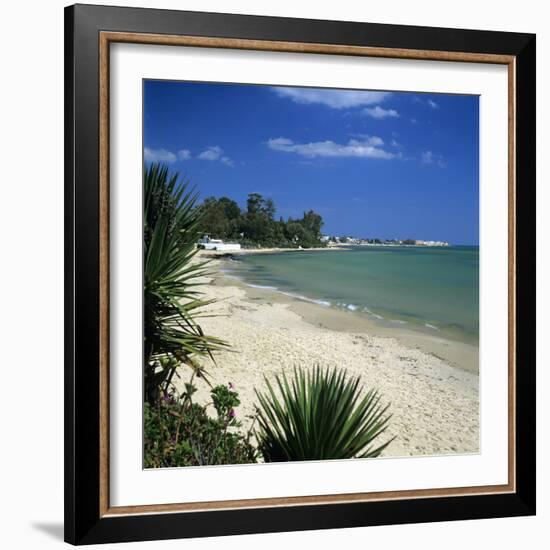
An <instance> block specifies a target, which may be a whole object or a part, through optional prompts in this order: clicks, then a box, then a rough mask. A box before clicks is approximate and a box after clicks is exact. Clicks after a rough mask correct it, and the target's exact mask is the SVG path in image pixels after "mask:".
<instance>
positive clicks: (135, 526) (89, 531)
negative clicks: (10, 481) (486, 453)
mask: <svg viewBox="0 0 550 550" xmlns="http://www.w3.org/2000/svg"><path fill="white" fill-rule="evenodd" d="M101 31H117V32H128V33H148V34H158V35H180V34H185V35H188V36H208V37H219V38H237V39H250V40H259V41H283V42H294V43H319V44H336V45H349V46H369V47H376V48H388V49H406V50H428V51H446V52H469V53H479V54H501V55H508V56H513V57H514V58H515V71H516V86H515V108H516V117H515V122H516V124H515V158H516V163H515V166H516V174H515V176H516V192H515V210H516V220H515V242H516V265H515V276H516V282H517V284H516V286H515V304H516V310H515V311H516V329H515V341H516V348H515V349H516V358H515V359H516V364H517V369H516V379H515V390H516V391H515V396H516V399H515V408H514V413H515V418H514V421H515V429H516V445H515V465H516V472H515V478H516V490H515V491H514V492H512V493H508V494H485V495H474V496H447V497H446V496H440V497H437V498H433V497H430V498H414V499H399V500H385V501H373V502H352V503H341V504H340V503H339V504H318V505H313V506H311V505H297V506H294V505H291V506H273V507H262V508H250V509H249V508H242V509H234V510H211V511H191V512H172V513H155V514H136V515H131V514H128V515H122V516H116V517H115V516H102V515H101V513H100V494H99V485H100V479H99V477H100V473H99V472H100V428H99V417H100V403H99V391H100V378H99V362H100V357H99V354H100V350H99V346H98V342H99V339H100V334H99V331H100V328H99V318H100V305H99V304H100V300H99V285H100V281H99V262H100V248H99V209H100V203H99V177H100V174H99V155H100V151H99V103H100V95H99V63H100V58H99V34H100V32H101ZM535 56H536V54H535V36H534V35H532V34H522V33H504V32H493V31H473V30H458V29H444V28H428V27H415V26H402V25H382V24H374V23H351V22H338V21H321V20H305V19H288V18H276V17H260V16H248V15H230V14H213V13H199V12H185V11H169V10H157V9H142V8H120V7H105V6H93V5H75V6H70V7H67V8H66V9H65V77H66V80H65V228H66V230H65V540H66V541H67V542H69V543H72V544H92V543H106V542H123V541H124V542H128V541H142V540H143V541H145V540H154V539H172V538H183V537H203V536H218V535H234V534H244V533H264V532H276V531H298V530H307V529H329V528H338V527H355V526H367V525H384V524H398V523H416V522H435V521H448V520H463V519H480V518H496V517H503V516H525V515H533V514H535V500H536V499H535V497H536V494H535V493H536V491H535V465H536V464H535V454H536V446H535V445H536V443H535V433H536V426H535V407H536V403H535V177H536V174H535V165H536V163H535V160H536V159H535V129H536V128H535V124H536V121H535V59H536V57H535Z"/></svg>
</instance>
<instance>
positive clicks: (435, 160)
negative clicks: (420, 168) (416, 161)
mask: <svg viewBox="0 0 550 550" xmlns="http://www.w3.org/2000/svg"><path fill="white" fill-rule="evenodd" d="M421 158H422V164H437V166H439V167H440V168H445V167H446V166H447V163H446V162H445V159H444V158H443V156H442V155H436V154H435V153H433V152H432V151H424V152H423V153H422V157H421Z"/></svg>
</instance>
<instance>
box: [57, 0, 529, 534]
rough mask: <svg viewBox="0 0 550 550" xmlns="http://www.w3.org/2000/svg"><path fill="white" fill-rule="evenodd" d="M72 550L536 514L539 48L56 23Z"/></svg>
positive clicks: (76, 17)
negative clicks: (60, 55) (60, 47)
mask: <svg viewBox="0 0 550 550" xmlns="http://www.w3.org/2000/svg"><path fill="white" fill-rule="evenodd" d="M65 21H66V24H65V40H66V42H65V44H66V53H65V63H66V89H65V91H66V123H65V129H66V145H65V147H66V149H65V158H66V165H65V168H66V180H65V189H66V208H65V215H66V273H65V277H66V282H65V284H66V296H65V300H66V333H65V337H66V338H65V339H66V343H65V349H66V361H65V399H66V417H65V422H66V423H65V430H66V432H65V433H66V446H65V472H66V480H65V484H66V500H65V514H66V515H65V530H66V531H65V537H66V540H67V541H68V542H71V543H73V544H90V543H100V542H117V541H121V542H122V541H137V540H151V539H166V538H178V537H200V536H216V535H228V534H240V533H243V534H244V533H257V532H270V531H292V530H302V529H321V528H335V527H351V526H366V525H380V524H392V523H410V522H430V521H443V520H459V519H473V518H492V517H502V516H518V515H530V514H534V513H535V341H534V340H535V290H534V289H535V285H534V282H535V270H534V263H535V252H534V251H535V146H534V144H535V37H534V36H533V35H529V34H519V33H501V32H492V31H472V30H456V29H439V28H424V27H406V26H394V25H379V24H372V23H368V24H367V23H350V22H346V23H344V22H335V21H314V20H300V19H284V18H273V17H257V16H246V15H228V14H212V13H196V12H178V11H166V10H155V9H137V8H136V9H134V8H115V7H103V6H90V5H76V6H72V7H68V8H66V12H65Z"/></svg>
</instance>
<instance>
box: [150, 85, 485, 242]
mask: <svg viewBox="0 0 550 550" xmlns="http://www.w3.org/2000/svg"><path fill="white" fill-rule="evenodd" d="M478 105H479V104H478V97H477V96H456V95H444V94H419V93H410V92H380V91H355V90H332V89H320V88H288V87H272V86H254V85H242V84H209V83H199V82H197V83H192V82H171V81H152V80H147V81H145V82H144V148H145V152H144V156H145V161H146V162H157V161H163V162H166V163H168V164H169V165H170V169H171V170H173V171H177V172H179V173H180V175H182V176H183V177H185V178H186V179H188V180H189V181H190V182H191V183H192V184H193V185H194V186H196V188H197V190H198V191H199V193H200V195H201V197H202V198H204V197H207V196H210V195H214V196H217V197H220V196H228V197H230V198H232V199H234V200H236V201H237V202H238V203H239V204H240V205H241V206H243V207H244V205H245V204H246V198H247V195H248V193H252V192H258V193H261V194H262V195H264V196H266V197H270V198H272V199H273V200H274V202H275V204H276V206H277V216H283V217H284V218H285V219H286V218H287V217H289V216H291V217H301V215H302V213H303V211H304V210H309V209H313V210H315V211H316V212H319V213H320V214H321V215H322V216H323V219H324V221H325V225H324V227H323V232H324V233H326V234H331V235H353V236H357V237H370V238H374V237H378V238H384V239H385V238H413V239H425V240H446V241H449V242H451V243H453V244H478V242H479V238H478V233H479V225H478V208H479V202H478V191H479V158H478V147H479V145H478V144H479V110H478V109H479V106H478Z"/></svg>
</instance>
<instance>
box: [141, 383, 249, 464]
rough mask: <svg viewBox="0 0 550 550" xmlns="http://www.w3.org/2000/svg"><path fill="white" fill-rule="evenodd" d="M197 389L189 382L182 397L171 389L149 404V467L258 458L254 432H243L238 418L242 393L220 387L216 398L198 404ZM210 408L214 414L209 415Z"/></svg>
mask: <svg viewBox="0 0 550 550" xmlns="http://www.w3.org/2000/svg"><path fill="white" fill-rule="evenodd" d="M195 391H196V388H195V386H194V385H193V384H192V383H189V384H186V389H185V392H184V393H183V394H182V395H181V396H176V395H175V394H174V393H173V392H172V393H168V392H166V393H165V394H164V395H163V397H162V399H160V400H159V401H158V402H157V403H156V404H155V405H151V404H150V403H147V402H146V403H145V404H144V467H145V468H165V467H179V466H204V465H213V464H247V463H253V462H256V459H257V451H256V449H255V447H254V446H253V445H252V444H251V442H250V439H251V432H250V431H249V432H248V433H246V434H244V433H242V432H241V431H240V427H241V423H240V422H239V421H238V420H237V416H236V412H235V408H236V407H237V406H238V405H239V404H240V401H239V397H238V394H237V393H236V392H234V391H232V390H231V388H230V387H226V386H216V387H215V388H213V389H212V390H211V392H210V395H211V397H212V402H211V403H210V404H209V405H206V406H203V405H199V404H197V403H194V402H193V394H194V393H195ZM209 406H211V407H213V409H214V411H215V415H209V414H208V407H209Z"/></svg>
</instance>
